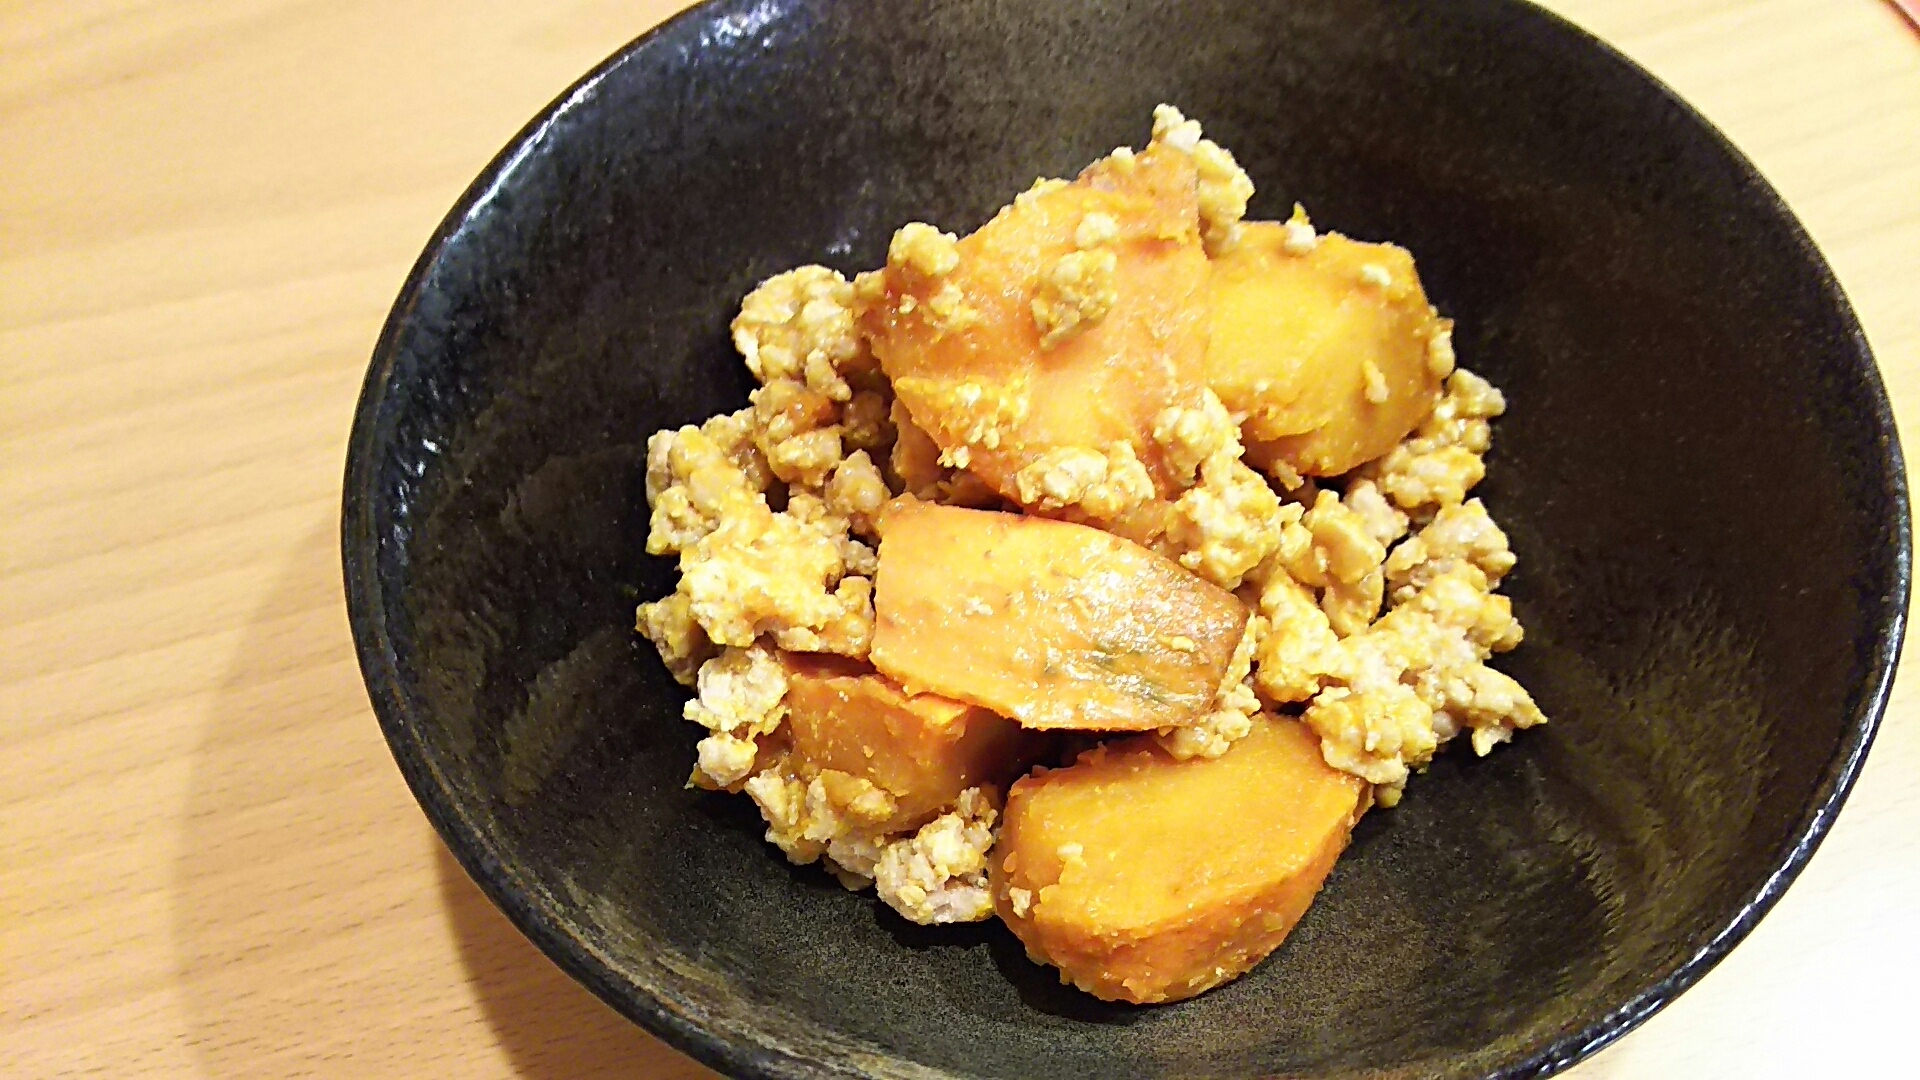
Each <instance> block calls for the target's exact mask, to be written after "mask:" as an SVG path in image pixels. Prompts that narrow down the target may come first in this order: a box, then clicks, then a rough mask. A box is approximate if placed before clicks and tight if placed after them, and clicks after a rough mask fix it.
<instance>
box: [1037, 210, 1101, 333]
mask: <svg viewBox="0 0 1920 1080" xmlns="http://www.w3.org/2000/svg"><path fill="white" fill-rule="evenodd" d="M1088 217H1106V215H1104V214H1101V215H1092V214H1090V215H1088ZM1107 220H1108V221H1111V220H1112V219H1111V218H1107ZM1081 231H1087V230H1086V223H1085V221H1084V220H1083V221H1082V222H1081ZM1093 235H1099V233H1098V232H1097V231H1096V232H1095V233H1093ZM1119 267H1120V257H1119V256H1118V255H1117V254H1115V253H1114V251H1113V249H1112V248H1111V247H1108V246H1106V245H1105V244H1100V245H1097V246H1093V247H1091V248H1086V249H1082V250H1075V251H1069V252H1067V253H1065V254H1063V255H1061V256H1060V257H1058V258H1056V259H1053V260H1052V261H1050V262H1048V263H1047V265H1046V266H1044V267H1042V268H1041V270H1040V283H1039V287H1038V288H1037V289H1036V290H1035V291H1034V297H1033V300H1032V302H1031V303H1030V304H1029V305H1028V307H1029V309H1030V310H1031V311H1032V312H1033V323H1034V326H1036V327H1038V328H1039V330H1040V347H1041V348H1042V349H1053V348H1058V347H1059V346H1060V345H1061V344H1062V343H1064V342H1066V341H1069V340H1071V339H1073V338H1074V337H1077V336H1079V335H1080V334H1082V333H1085V332H1086V331H1087V330H1088V329H1090V328H1091V327H1093V326H1094V325H1096V324H1097V323H1099V322H1100V320H1102V319H1104V318H1106V317H1107V312H1109V311H1112V310H1113V305H1114V304H1116V303H1118V302H1119V300H1120V287H1119V284H1118V283H1117V281H1116V279H1115V272H1116V271H1117V270H1118V269H1119Z"/></svg>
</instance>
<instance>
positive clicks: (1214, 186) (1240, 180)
mask: <svg viewBox="0 0 1920 1080" xmlns="http://www.w3.org/2000/svg"><path fill="white" fill-rule="evenodd" d="M1153 141H1154V142H1155V143H1157V144H1160V145H1163V146H1168V147H1171V148H1173V149H1175V150H1180V151H1183V152H1185V153H1187V154H1189V155H1191V156H1192V158H1193V164H1194V167H1195V169H1196V170H1198V172H1199V174H1200V239H1201V240H1202V242H1203V243H1204V244H1205V245H1206V249H1207V254H1209V255H1216V254H1219V253H1220V252H1222V251H1225V250H1227V249H1228V248H1230V247H1232V246H1233V244H1234V241H1235V240H1236V239H1237V238H1238V234H1239V226H1240V221H1241V219H1242V218H1244V217H1246V216H1247V200H1249V199H1251V198H1253V180H1252V179H1250V178H1249V177H1248V176H1247V173H1246V170H1244V169H1242V168H1241V167H1240V163H1239V162H1237V161H1235V160H1234V158H1233V154H1232V153H1230V152H1228V151H1227V149H1226V148H1225V147H1222V146H1221V145H1220V144H1218V143H1216V142H1214V141H1213V140H1212V139H1208V138H1204V137H1202V135H1201V131H1200V123H1199V121H1196V120H1189V119H1187V118H1186V117H1185V116H1184V115H1182V114H1181V112H1180V110H1179V109H1176V108H1174V107H1173V106H1171V105H1164V104H1163V105H1157V106H1155V107H1154V110H1153Z"/></svg>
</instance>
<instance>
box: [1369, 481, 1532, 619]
mask: <svg viewBox="0 0 1920 1080" xmlns="http://www.w3.org/2000/svg"><path fill="white" fill-rule="evenodd" d="M1514 561H1515V560H1514V557H1513V551H1512V549H1511V548H1509V547H1508V546H1507V534H1506V533H1504V532H1502V531H1501V530H1500V526H1498V525H1496V524H1494V522H1493V518H1492V516H1490V515H1489V514H1488V513H1487V508H1486V506H1485V504H1483V503H1482V502H1481V501H1480V500H1479V499H1468V500H1467V501H1466V502H1464V503H1459V504H1456V505H1453V506H1447V507H1443V508H1442V509H1441V510H1440V511H1439V512H1438V513H1436V514H1435V515H1434V517H1433V520H1432V521H1430V522H1428V523H1427V525H1426V527H1425V528H1423V529H1421V530H1420V532H1419V534H1418V535H1416V536H1413V537H1409V538H1408V539H1407V541H1406V542H1405V543H1403V544H1401V545H1400V546H1399V547H1396V548H1394V549H1393V554H1391V555H1389V556H1388V557H1387V561H1386V571H1387V584H1388V585H1389V586H1390V587H1391V588H1392V589H1393V596H1394V599H1395V601H1396V602H1400V601H1404V600H1407V599H1409V598H1411V597H1412V596H1413V595H1414V594H1416V593H1418V592H1419V591H1420V590H1421V589H1423V588H1425V587H1426V586H1427V584H1428V583H1429V582H1431V581H1433V579H1434V578H1436V577H1438V576H1439V575H1440V574H1442V573H1444V572H1446V571H1447V570H1449V569H1451V568H1452V567H1453V566H1454V565H1455V564H1456V563H1459V562H1468V563H1471V564H1473V565H1474V566H1475V567H1477V568H1478V569H1479V570H1480V572H1481V573H1482V574H1485V575H1486V578H1487V583H1488V586H1489V588H1498V587H1499V585H1500V579H1501V578H1503V577H1504V576H1506V573H1507V571H1509V570H1511V569H1513V564H1514Z"/></svg>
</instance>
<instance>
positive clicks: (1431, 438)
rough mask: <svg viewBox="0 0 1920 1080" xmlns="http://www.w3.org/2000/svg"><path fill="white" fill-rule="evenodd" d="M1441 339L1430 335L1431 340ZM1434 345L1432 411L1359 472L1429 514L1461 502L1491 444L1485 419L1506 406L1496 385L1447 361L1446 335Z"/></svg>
mask: <svg viewBox="0 0 1920 1080" xmlns="http://www.w3.org/2000/svg"><path fill="white" fill-rule="evenodd" d="M1440 340H1441V337H1440V336H1439V335H1436V336H1435V338H1434V339H1433V342H1438V341H1440ZM1445 341H1446V343H1445V345H1444V346H1442V347H1441V348H1440V352H1441V355H1442V359H1443V360H1444V366H1446V367H1448V368H1449V369H1450V370H1451V372H1452V374H1450V375H1449V376H1448V377H1447V392H1446V393H1445V394H1444V395H1442V397H1441V399H1440V401H1439V403H1438V404H1437V405H1435V406H1434V410H1433V412H1432V413H1431V414H1430V415H1429V416H1428V417H1427V418H1426V419H1425V420H1424V421H1422V422H1421V424H1420V426H1419V427H1418V428H1417V429H1415V430H1414V432H1413V434H1411V435H1409V436H1407V438H1406V439H1405V440H1403V441H1402V442H1401V443H1400V445H1398V446H1396V447H1394V448H1393V449H1392V450H1390V451H1388V452H1387V454H1386V455H1385V456H1383V457H1381V458H1380V459H1378V460H1376V461H1371V462H1368V463H1367V464H1365V465H1363V466H1361V467H1360V469H1359V470H1358V471H1359V475H1360V476H1362V477H1364V478H1366V479H1370V480H1372V481H1373V482H1374V483H1376V484H1377V485H1379V488H1380V490H1381V491H1383V492H1385V493H1386V494H1387V496H1388V497H1389V498H1391V499H1392V500H1393V501H1394V502H1395V503H1396V504H1398V505H1399V506H1400V507H1401V508H1402V509H1404V510H1409V511H1412V512H1414V513H1416V514H1422V515H1429V516H1430V515H1431V514H1433V513H1434V512H1436V511H1438V510H1439V509H1442V508H1445V507H1448V506H1453V505H1456V504H1458V503H1461V502H1464V501H1465V500H1466V497H1467V492H1469V491H1472V490H1473V488H1474V485H1476V484H1478V483H1479V482H1480V481H1481V479H1482V478H1483V477H1485V476H1486V471H1487V470H1486V463H1485V462H1484V461H1482V460H1481V458H1482V455H1484V454H1485V453H1486V452H1487V449H1488V447H1489V446H1491V445H1492V441H1493V440H1492V429H1491V427H1490V426H1489V424H1488V421H1490V420H1491V419H1493V418H1494V417H1496V416H1499V415H1500V414H1501V413H1503V412H1505V411H1506V408H1507V402H1506V398H1505V397H1504V396H1503V395H1502V394H1501V393H1500V391H1499V390H1496V389H1494V387H1493V385H1492V384H1490V383H1488V382H1487V381H1486V380H1485V379H1482V378H1481V377H1479V376H1478V375H1475V374H1474V373H1473V372H1471V371H1468V370H1467V369H1465V368H1460V367H1453V345H1452V337H1451V335H1450V334H1449V335H1447V336H1446V338H1445ZM1433 342H1429V346H1428V347H1429V351H1430V355H1429V362H1430V363H1434V364H1435V366H1436V367H1438V366H1442V365H1441V364H1440V363H1439V362H1436V361H1434V360H1433V357H1432V355H1431V352H1432V350H1433V349H1434V344H1433Z"/></svg>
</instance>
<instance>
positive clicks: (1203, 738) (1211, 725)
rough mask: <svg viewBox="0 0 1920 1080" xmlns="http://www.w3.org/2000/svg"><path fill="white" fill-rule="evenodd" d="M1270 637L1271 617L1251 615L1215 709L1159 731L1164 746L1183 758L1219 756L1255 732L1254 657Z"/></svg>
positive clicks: (1256, 699) (1258, 707) (1180, 758)
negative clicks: (1268, 621)
mask: <svg viewBox="0 0 1920 1080" xmlns="http://www.w3.org/2000/svg"><path fill="white" fill-rule="evenodd" d="M1266 637H1267V620H1266V619H1264V618H1262V617H1261V616H1259V615H1250V616H1248V617H1247V629H1246V631H1245V632H1244V633H1243V634H1241V635H1240V644H1239V645H1238V646H1236V647H1235V648H1234V651H1233V657H1232V659H1231V660H1229V661H1228V662H1227V672H1226V675H1225V676H1224V677H1222V679H1221V680H1220V690H1219V692H1218V693H1217V694H1215V695H1214V701H1213V708H1212V710H1211V711H1209V712H1208V713H1206V714H1205V715H1204V716H1202V717H1201V718H1200V719H1199V720H1197V721H1195V722H1194V723H1191V724H1187V725H1184V726H1181V727H1168V728H1161V729H1160V730H1159V731H1157V732H1155V733H1154V738H1155V740H1157V741H1158V742H1159V743H1160V748H1161V749H1163V750H1165V751H1166V752H1167V753H1168V754H1170V755H1172V756H1173V757H1174V758H1175V759H1177V760H1180V761H1187V760H1190V759H1192V758H1217V757H1219V756H1220V755H1222V754H1224V753H1226V752H1227V750H1228V749H1229V748H1231V747H1232V746H1233V744H1234V743H1236V742H1239V741H1240V740H1241V739H1244V738H1246V737H1247V735H1249V734H1250V733H1252V731H1253V717H1254V715H1255V714H1256V713H1258V712H1259V711H1260V698H1259V696H1258V695H1257V694H1255V692H1254V689H1253V685H1252V680H1253V660H1254V656H1255V654H1256V653H1257V652H1258V651H1259V648H1260V645H1261V644H1262V642H1263V641H1265V639H1266Z"/></svg>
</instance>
